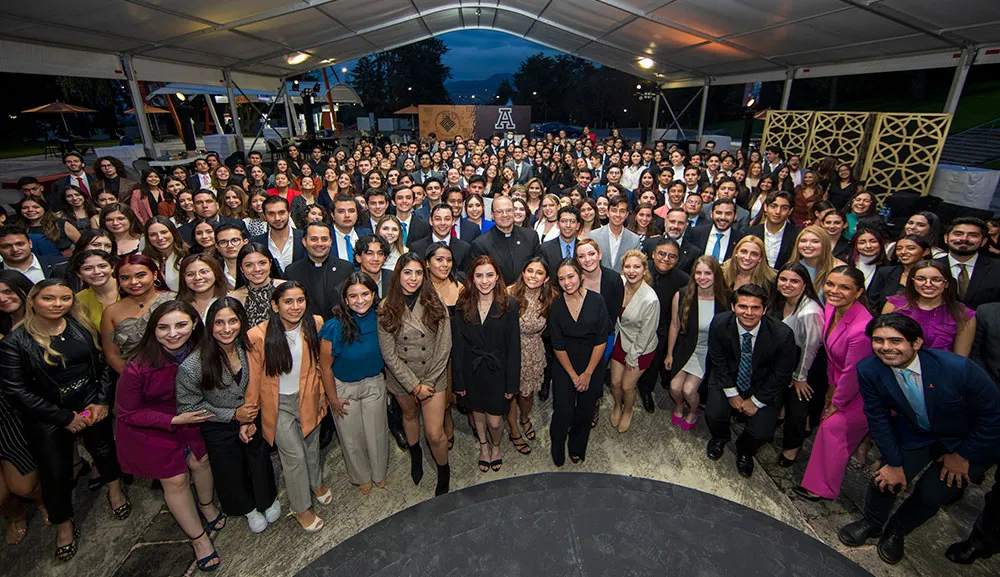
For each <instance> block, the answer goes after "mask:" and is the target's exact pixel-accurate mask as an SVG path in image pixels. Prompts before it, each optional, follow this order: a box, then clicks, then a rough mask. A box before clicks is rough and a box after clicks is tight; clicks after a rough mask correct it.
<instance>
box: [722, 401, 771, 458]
mask: <svg viewBox="0 0 1000 577" xmlns="http://www.w3.org/2000/svg"><path fill="white" fill-rule="evenodd" d="M779 412H780V408H779V407H772V406H766V407H764V408H762V409H758V410H757V413H756V414H755V415H754V416H752V417H747V418H746V427H744V429H743V432H742V433H741V434H740V436H739V437H738V438H737V439H736V452H737V453H738V454H740V455H750V456H753V455H756V454H757V450H758V449H760V448H761V447H762V446H764V444H765V443H767V442H768V441H769V440H770V439H771V437H773V436H774V427H775V426H776V424H777V422H778V413H779ZM732 415H733V408H732V407H731V406H730V405H729V398H727V397H726V393H724V392H723V391H722V389H718V388H715V387H709V389H708V399H707V400H706V401H705V422H706V423H708V430H709V432H710V433H711V434H712V440H713V441H725V442H727V443H728V442H729V440H730V439H731V438H732V431H731V430H730V421H731V419H732Z"/></svg>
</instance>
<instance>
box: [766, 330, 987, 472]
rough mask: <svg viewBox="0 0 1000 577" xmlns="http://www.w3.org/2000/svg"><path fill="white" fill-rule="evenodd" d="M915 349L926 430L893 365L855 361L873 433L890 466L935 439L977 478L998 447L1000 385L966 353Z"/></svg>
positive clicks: (878, 361)
mask: <svg viewBox="0 0 1000 577" xmlns="http://www.w3.org/2000/svg"><path fill="white" fill-rule="evenodd" d="M917 355H918V356H919V359H920V372H921V381H923V387H924V403H925V404H926V407H927V416H928V418H929V419H930V425H931V430H930V431H925V430H923V429H921V428H920V427H919V426H917V424H916V423H917V418H916V415H915V414H914V412H913V408H912V407H911V406H910V403H909V401H907V400H906V396H905V395H904V394H903V389H902V388H901V387H900V386H899V383H898V382H897V381H896V376H895V375H894V374H893V372H892V369H890V368H889V367H888V366H886V365H885V364H884V363H882V361H880V360H879V359H878V357H875V356H870V357H868V358H866V359H863V360H861V361H860V362H858V387H859V388H860V390H861V396H862V398H863V399H864V409H865V416H866V417H867V418H868V425H869V427H870V429H871V433H872V439H873V440H874V441H875V445H876V446H878V449H879V451H880V452H881V453H882V457H883V458H884V459H885V460H886V462H887V463H888V464H889V465H891V466H893V467H900V466H902V465H903V454H902V452H903V451H907V450H913V449H917V448H920V447H925V446H927V445H928V444H931V443H933V442H935V441H938V442H940V443H941V444H943V445H944V447H945V450H946V451H947V452H957V453H958V454H960V455H962V456H963V457H965V458H966V459H968V460H969V462H970V465H971V467H970V470H969V474H970V476H971V477H972V478H973V479H975V478H976V477H977V476H980V475H982V474H983V472H985V471H986V469H987V468H989V467H991V466H992V465H993V463H995V462H996V459H997V454H998V453H1000V451H998V446H1000V390H998V389H997V386H996V385H995V384H994V383H993V381H992V380H991V379H990V378H989V375H987V374H986V371H984V370H983V369H982V368H980V367H979V365H977V364H976V363H974V362H972V361H970V360H969V359H967V358H965V357H961V356H959V355H956V354H954V353H949V352H947V351H940V350H934V349H928V348H923V349H920V351H919V352H918V353H917ZM758 398H759V397H758Z"/></svg>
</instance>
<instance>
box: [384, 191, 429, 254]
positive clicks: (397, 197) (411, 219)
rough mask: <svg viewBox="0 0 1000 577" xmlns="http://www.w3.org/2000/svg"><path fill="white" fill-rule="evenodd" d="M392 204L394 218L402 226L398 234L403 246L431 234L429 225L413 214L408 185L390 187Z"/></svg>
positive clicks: (411, 194) (411, 195)
mask: <svg viewBox="0 0 1000 577" xmlns="http://www.w3.org/2000/svg"><path fill="white" fill-rule="evenodd" d="M414 186H416V185H414ZM392 205H393V207H394V208H395V209H396V218H398V219H399V225H400V227H401V228H402V230H400V235H401V236H402V239H403V244H404V245H405V246H407V247H409V246H411V245H413V243H414V241H418V240H420V239H422V238H427V237H428V236H430V235H431V225H429V224H427V221H425V220H424V219H422V218H418V217H416V216H414V215H413V190H411V189H410V187H408V186H406V185H403V184H398V185H396V186H394V187H392Z"/></svg>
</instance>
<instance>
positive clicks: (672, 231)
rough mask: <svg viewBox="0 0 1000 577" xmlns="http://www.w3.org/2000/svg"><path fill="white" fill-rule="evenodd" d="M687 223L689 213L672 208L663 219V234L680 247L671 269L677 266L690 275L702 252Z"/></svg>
mask: <svg viewBox="0 0 1000 577" xmlns="http://www.w3.org/2000/svg"><path fill="white" fill-rule="evenodd" d="M687 223H688V220H687V213H686V212H684V209H681V208H671V209H670V210H668V211H667V217H666V218H665V219H663V233H664V234H665V235H666V236H667V238H669V239H671V240H673V241H674V243H676V244H677V246H678V247H679V248H678V251H679V253H678V255H677V261H676V262H674V263H672V264H671V268H673V267H674V266H676V267H677V268H678V269H680V270H682V271H684V272H685V273H690V272H691V267H692V266H694V261H695V259H697V258H698V257H699V256H701V254H702V252H701V249H700V248H698V247H697V246H695V244H694V243H693V242H691V240H690V238H689V235H687V232H688V226H687ZM647 242H648V241H647ZM661 308H662V306H661Z"/></svg>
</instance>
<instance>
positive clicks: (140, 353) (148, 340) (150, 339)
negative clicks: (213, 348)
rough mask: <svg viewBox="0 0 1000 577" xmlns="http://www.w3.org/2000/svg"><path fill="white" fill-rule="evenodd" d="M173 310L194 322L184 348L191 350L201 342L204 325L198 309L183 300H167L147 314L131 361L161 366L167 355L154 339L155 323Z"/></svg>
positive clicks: (155, 366)
mask: <svg viewBox="0 0 1000 577" xmlns="http://www.w3.org/2000/svg"><path fill="white" fill-rule="evenodd" d="M173 312H182V313H184V314H186V315H187V316H188V317H189V318H190V319H191V322H192V323H194V329H193V330H192V331H191V337H190V338H189V339H188V342H187V343H186V344H185V345H184V348H185V350H186V351H191V350H193V349H194V347H197V346H198V345H199V344H200V343H201V338H202V336H203V335H204V333H205V326H204V325H203V324H202V323H201V315H199V314H198V311H196V310H195V308H194V307H193V306H191V305H189V304H187V303H186V302H184V301H176V300H174V301H167V302H165V303H163V304H161V305H160V306H158V307H156V308H155V309H153V312H152V314H150V315H149V323H148V324H147V325H146V331H145V332H144V333H142V339H140V340H139V344H137V345H136V346H135V350H134V351H133V353H132V359H131V362H133V363H138V364H145V365H147V366H149V367H152V368H154V369H158V368H160V367H161V366H163V363H164V361H166V359H167V355H166V353H164V351H163V345H161V344H160V341H158V340H156V325H158V324H159V323H160V319H162V318H163V317H165V316H166V315H168V314H170V313H173Z"/></svg>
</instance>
